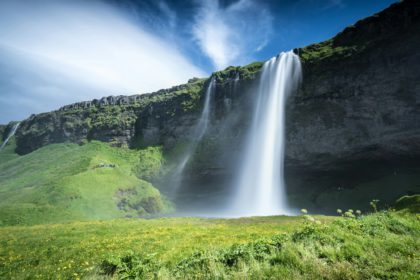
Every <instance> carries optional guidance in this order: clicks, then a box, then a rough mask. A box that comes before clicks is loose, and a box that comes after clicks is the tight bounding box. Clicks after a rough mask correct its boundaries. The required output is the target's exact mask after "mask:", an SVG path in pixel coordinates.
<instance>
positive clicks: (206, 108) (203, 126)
mask: <svg viewBox="0 0 420 280" xmlns="http://www.w3.org/2000/svg"><path fill="white" fill-rule="evenodd" d="M215 85H216V82H215V78H214V77H212V78H211V80H210V83H209V85H208V87H207V90H206V93H205V97H204V104H203V111H202V112H201V116H200V119H199V120H198V122H197V124H196V125H195V127H194V131H193V137H192V139H191V142H190V144H189V146H188V147H187V149H186V151H185V153H184V154H183V156H182V157H181V159H180V160H179V163H178V165H177V167H176V168H175V170H174V171H173V173H172V175H171V180H172V182H175V184H174V185H175V186H174V188H173V191H176V190H177V189H178V188H179V185H180V183H181V180H182V175H183V173H184V169H185V167H186V166H187V163H188V162H189V161H190V159H191V157H192V155H193V154H194V152H195V149H196V148H197V145H198V143H200V141H201V139H202V138H203V136H204V134H205V133H206V131H207V128H208V126H209V123H210V112H211V103H212V102H211V100H212V99H213V95H214V91H215Z"/></svg>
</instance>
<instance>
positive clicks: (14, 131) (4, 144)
mask: <svg viewBox="0 0 420 280" xmlns="http://www.w3.org/2000/svg"><path fill="white" fill-rule="evenodd" d="M19 124H20V123H16V124H15V125H14V126H13V128H12V130H10V132H9V135H7V138H6V140H4V142H3V144H1V146H0V150H2V149H3V148H4V147H5V146H6V145H7V142H9V140H10V138H12V137H13V135H15V133H16V130H17V129H18V127H19Z"/></svg>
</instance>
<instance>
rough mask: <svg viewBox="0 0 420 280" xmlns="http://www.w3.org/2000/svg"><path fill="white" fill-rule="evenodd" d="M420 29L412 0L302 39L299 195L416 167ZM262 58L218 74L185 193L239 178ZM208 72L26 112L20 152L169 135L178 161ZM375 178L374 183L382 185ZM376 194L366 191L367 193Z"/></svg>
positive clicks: (292, 159) (295, 136) (295, 167)
mask: <svg viewBox="0 0 420 280" xmlns="http://www.w3.org/2000/svg"><path fill="white" fill-rule="evenodd" d="M419 34H420V1H416V0H406V1H402V2H399V3H396V4H393V5H391V6H390V7H389V8H387V9H385V10H384V11H382V12H380V13H378V14H375V15H373V16H372V17H369V18H366V19H363V20H361V21H359V22H357V23H356V24H354V25H353V26H350V27H348V28H346V29H345V30H343V31H342V32H341V33H339V34H337V35H336V36H335V37H334V38H331V39H330V40H327V41H325V42H322V43H319V44H314V45H311V46H307V47H304V48H297V49H295V50H294V51H295V53H296V54H298V55H299V56H300V57H301V61H302V67H303V82H302V84H301V87H300V89H299V91H298V92H297V93H296V94H295V95H293V96H292V97H290V98H289V100H288V105H287V118H286V119H287V133H286V137H287V144H286V176H287V177H286V179H287V182H288V188H289V192H290V194H291V197H293V196H294V195H295V196H297V194H299V193H304V195H307V196H308V197H307V199H308V200H310V201H311V203H313V204H314V205H317V206H320V205H321V204H322V203H323V201H326V200H328V199H331V198H330V197H329V198H321V197H320V194H319V193H325V191H326V190H328V191H329V192H331V191H335V190H337V189H338V190H342V189H344V190H345V191H344V192H340V193H339V194H338V195H344V196H346V195H349V193H347V192H346V190H347V189H351V190H354V189H357V188H360V186H361V184H362V183H365V182H367V181H369V180H370V181H369V182H373V181H372V180H379V179H380V178H384V176H387V175H388V174H389V173H392V174H394V172H396V171H395V170H397V169H398V175H401V174H405V173H404V172H402V171H401V172H400V170H402V169H403V168H406V167H407V168H410V172H414V171H413V170H414V169H412V168H417V167H416V165H415V164H414V165H413V162H414V163H415V162H416V161H417V162H418V160H419V159H420V82H419V81H420V50H419V47H418V46H420V36H419ZM261 65H262V63H254V64H250V65H248V66H245V67H229V68H227V69H226V70H224V71H220V72H216V73H213V76H214V77H215V78H216V96H215V100H214V106H213V109H212V120H211V125H210V127H209V129H208V131H207V134H206V135H205V137H204V138H203V141H202V142H201V143H200V144H199V145H198V147H197V150H196V153H195V155H194V159H193V161H192V162H190V164H189V165H188V168H187V175H186V176H185V178H184V188H185V189H184V191H185V192H184V193H189V192H192V193H194V192H195V193H196V192H197V191H200V192H204V193H206V192H211V193H218V192H220V191H222V192H223V190H224V189H226V188H227V186H229V184H230V183H231V181H230V178H231V177H232V174H234V172H235V166H236V163H237V162H238V161H239V160H240V156H241V151H242V150H241V148H242V145H243V139H244V136H245V134H246V132H247V128H248V125H249V121H250V113H249V112H250V110H251V105H252V102H253V101H254V97H255V96H254V93H255V90H253V87H254V86H255V84H256V83H255V82H254V81H255V80H256V79H258V73H259V70H260V68H261ZM208 83H209V79H192V80H190V81H189V82H188V83H187V84H185V85H180V86H177V87H174V88H171V89H167V90H161V91H158V92H156V93H152V94H146V95H135V96H118V97H112V96H111V97H107V98H102V99H100V100H93V101H88V102H82V103H76V104H73V105H69V106H65V107H63V108H61V109H59V110H57V111H54V112H50V113H44V114H39V115H33V116H31V117H30V118H28V119H27V120H24V121H23V122H22V123H21V126H20V129H19V130H18V132H17V135H16V141H17V142H16V143H17V148H16V151H17V152H18V153H19V154H26V153H30V152H32V151H34V150H36V149H38V148H40V147H42V146H45V145H48V144H51V143H61V142H74V143H83V142H85V141H87V140H100V141H104V142H110V143H112V144H113V145H115V146H129V147H131V148H140V147H148V146H163V148H164V151H165V155H167V157H168V160H167V163H168V164H170V163H171V160H173V159H174V158H176V157H177V156H179V154H180V153H182V149H183V147H184V146H185V143H188V142H189V141H191V137H192V131H193V129H194V125H195V124H196V123H197V119H198V117H199V115H200V111H201V107H202V104H203V98H204V94H203V93H204V92H205V90H206V88H207V85H208ZM413 166H414V167H413ZM367 168H370V169H369V170H370V171H367V170H368V169H367ZM404 170H405V169H404ZM296 174H297V175H298V176H296ZM404 178H406V177H404ZM410 178H411V177H410ZM158 181H159V182H157V184H158V185H160V186H161V187H162V188H163V189H165V187H168V184H170V183H168V182H167V181H165V179H164V178H160V179H159V180H158ZM409 181H410V182H409V183H407V184H406V185H404V186H401V187H399V188H398V189H397V190H395V189H394V193H393V196H395V197H396V196H397V195H398V196H399V195H401V194H404V193H405V192H407V191H411V190H418V189H419V186H420V181H419V180H418V178H417V177H416V178H414V179H413V178H411V179H410V180H409ZM314 182H315V183H314ZM375 182H376V181H375ZM343 184H344V185H343ZM375 184H376V185H375V187H372V186H371V185H370V186H367V187H366V186H365V187H363V188H364V189H368V188H372V190H373V189H374V190H377V188H380V186H378V183H375ZM197 186H199V190H197V188H198V187H197ZM383 188H385V187H383ZM372 192H373V191H372ZM369 195H370V193H367V194H360V199H370V198H371V197H365V196H369ZM222 196H223V195H222ZM395 197H393V198H395ZM185 199H188V198H185ZM297 204H299V203H297Z"/></svg>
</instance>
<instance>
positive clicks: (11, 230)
mask: <svg viewBox="0 0 420 280" xmlns="http://www.w3.org/2000/svg"><path fill="white" fill-rule="evenodd" d="M419 251H420V216H419V215H418V214H414V213H410V212H409V211H407V210H402V211H394V210H389V211H382V212H378V213H374V214H369V215H359V216H358V215H355V214H353V215H347V214H346V215H344V216H343V217H333V216H311V215H301V216H297V217H287V216H273V217H253V218H240V219H208V218H207V219H204V218H186V217H182V218H177V217H174V218H159V219H149V220H146V219H116V220H110V221H89V222H71V223H62V224H50V225H34V226H11V227H1V228H0V278H2V279H417V277H418V273H419V267H420V259H419V255H418V252H419Z"/></svg>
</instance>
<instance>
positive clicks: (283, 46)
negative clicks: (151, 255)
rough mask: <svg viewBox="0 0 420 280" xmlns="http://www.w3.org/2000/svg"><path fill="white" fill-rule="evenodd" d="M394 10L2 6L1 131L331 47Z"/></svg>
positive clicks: (159, 1)
mask: <svg viewBox="0 0 420 280" xmlns="http://www.w3.org/2000/svg"><path fill="white" fill-rule="evenodd" d="M393 2H395V1H388V0H364V1H362V0H361V1H358V0H297V1H289V0H284V1H281V0H279V1H269V0H266V1H264V0H229V1H228V0H219V1H217V0H184V1H180V0H142V1H140V0H126V1H124V0H85V1H83V0H72V1H70V0H30V1H29V0H26V1H25V0H1V1H0V123H7V122H9V121H11V120H21V119H24V118H26V117H28V116H29V115H30V114H32V113H40V112H45V111H49V110H54V109H57V108H58V107H60V106H63V105H65V104H68V103H72V102H77V101H83V100H90V99H93V98H100V97H102V96H108V95H118V94H137V93H147V92H152V91H155V90H158V89H160V88H166V87H170V86H173V85H176V84H180V83H184V82H186V81H187V80H188V79H189V78H191V77H194V76H201V77H202V76H208V75H209V74H210V73H211V72H213V71H216V70H220V69H223V68H225V67H227V66H229V65H243V64H248V63H251V62H253V61H255V60H266V59H268V58H270V57H272V56H274V55H276V54H277V53H279V52H281V51H287V50H290V49H292V48H296V47H303V46H306V45H308V44H312V43H316V42H320V41H323V40H325V39H328V38H330V37H332V36H334V35H335V34H336V33H338V32H339V31H341V30H342V29H343V28H344V27H346V26H348V25H350V24H353V23H355V22H356V21H357V20H359V19H361V18H364V17H366V16H369V15H371V14H373V13H376V12H379V11H381V10H382V9H384V8H386V7H388V6H389V5H390V4H392V3H393Z"/></svg>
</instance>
